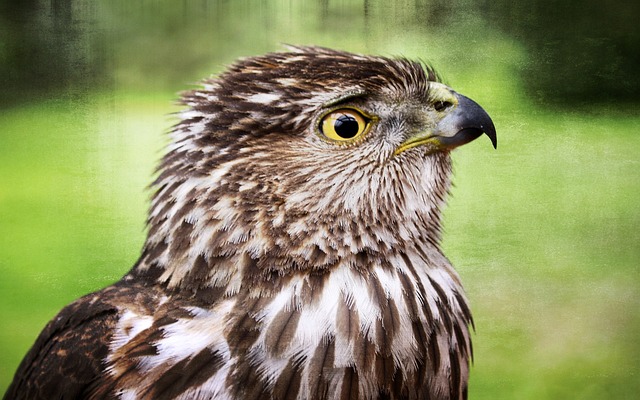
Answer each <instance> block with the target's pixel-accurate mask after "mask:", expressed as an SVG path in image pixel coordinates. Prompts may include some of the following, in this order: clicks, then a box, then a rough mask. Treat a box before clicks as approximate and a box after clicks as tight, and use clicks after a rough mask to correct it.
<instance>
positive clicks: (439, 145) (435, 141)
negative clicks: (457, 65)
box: [395, 85, 498, 155]
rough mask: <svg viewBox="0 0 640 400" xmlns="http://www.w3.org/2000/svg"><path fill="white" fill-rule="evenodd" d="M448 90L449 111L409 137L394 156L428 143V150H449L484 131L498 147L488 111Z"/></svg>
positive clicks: (494, 145)
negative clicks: (431, 126) (430, 127)
mask: <svg viewBox="0 0 640 400" xmlns="http://www.w3.org/2000/svg"><path fill="white" fill-rule="evenodd" d="M442 86H443V87H444V85H442ZM447 89H448V88H447ZM448 91H449V93H448V94H449V96H451V98H450V100H451V101H450V103H451V104H452V106H451V108H452V109H451V110H450V111H449V112H448V114H446V115H445V116H444V117H443V118H442V119H441V120H440V121H439V122H438V123H437V125H436V126H435V127H434V129H432V130H430V131H427V132H421V133H419V134H417V135H415V136H412V137H410V138H408V139H407V140H406V141H405V142H404V143H402V144H401V145H400V146H399V147H398V148H397V149H396V151H395V154H396V155H398V154H400V153H401V152H403V151H405V150H408V149H410V148H413V147H417V146H422V145H426V146H427V148H428V149H429V150H428V151H429V153H433V152H436V151H443V150H452V149H454V148H456V147H458V146H462V145H463V144H467V143H469V142H471V141H473V140H475V139H477V138H478V137H480V136H481V135H482V134H483V133H484V134H486V135H487V136H488V137H489V139H490V140H491V144H493V147H494V148H497V146H498V138H497V136H496V128H495V126H494V125H493V121H491V117H489V114H487V112H486V111H485V110H484V109H482V107H480V106H479V105H478V103H476V102H475V101H473V100H471V99H469V98H468V97H465V96H463V95H461V94H458V93H455V92H453V91H451V89H448Z"/></svg>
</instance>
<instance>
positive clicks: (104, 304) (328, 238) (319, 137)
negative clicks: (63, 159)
mask: <svg viewBox="0 0 640 400" xmlns="http://www.w3.org/2000/svg"><path fill="white" fill-rule="evenodd" d="M182 99H183V100H182V101H183V102H184V105H185V109H184V111H183V112H182V113H181V120H180V122H179V123H178V124H177V125H176V126H175V127H174V129H173V131H172V133H171V142H170V144H169V146H168V149H167V153H166V155H165V156H164V157H163V159H162V161H161V165H160V168H159V174H158V178H157V180H156V181H155V183H154V188H155V192H154V196H153V199H152V203H151V208H150V212H149V216H148V237H147V239H146V242H145V244H144V247H143V249H142V254H141V256H140V258H139V260H138V261H137V263H136V264H135V265H134V266H133V268H132V269H131V270H130V271H129V272H128V273H127V274H126V275H125V276H124V277H123V278H122V279H121V280H120V281H118V282H116V283H115V284H113V285H111V286H109V287H107V288H105V289H103V290H100V291H98V292H95V293H93V294H89V295H87V296H85V297H82V298H80V299H79V300H77V301H75V302H73V303H72V304H70V305H69V306H67V307H65V308H64V309H63V310H62V311H61V312H60V313H59V314H58V315H57V316H56V317H55V318H54V319H53V320H52V321H51V322H49V324H48V325H47V326H46V327H45V328H44V330H43V332H42V333H41V334H40V336H39V337H38V339H37V340H36V342H35V344H34V345H33V347H32V348H31V350H30V351H29V353H28V354H27V355H26V357H25V358H24V360H23V361H22V363H21V364H20V366H19V368H18V370H17V372H16V374H15V377H14V380H13V383H12V384H11V386H10V388H9V389H8V392H7V394H6V396H5V398H6V399H122V400H129V399H230V400H239V399H270V400H278V399H282V400H285V399H318V400H321V399H432V400H433V399H463V398H466V396H467V381H468V376H469V360H470V358H471V352H472V350H471V341H470V338H469V336H470V335H469V327H470V326H471V324H472V318H471V313H470V311H469V307H468V305H467V301H466V299H465V295H464V293H463V288H462V285H461V283H460V279H459V276H458V275H457V273H456V272H455V271H454V269H453V267H452V266H451V264H450V262H449V261H448V260H447V258H446V257H445V256H444V255H443V252H442V250H441V248H440V245H439V243H440V238H441V233H440V232H441V210H442V208H443V206H444V203H445V198H446V196H447V194H448V190H449V187H450V175H451V158H450V153H451V150H452V149H454V148H455V147H457V146H460V145H463V144H465V143H468V142H470V141H472V140H474V139H476V138H477V137H479V136H481V135H482V134H483V133H485V134H487V136H488V137H489V138H490V139H491V141H492V143H493V145H494V147H495V145H496V132H495V128H494V125H493V123H492V121H491V119H490V118H489V116H488V114H487V113H486V112H485V111H484V110H483V109H482V108H481V107H480V106H479V105H478V104H476V103H475V102H474V101H472V100H470V99H469V98H467V97H465V96H463V95H461V94H458V93H457V92H455V91H454V90H453V89H451V88H449V87H448V86H446V85H444V84H443V83H441V82H440V81H439V78H438V75H437V74H436V73H435V72H434V70H433V69H432V68H431V67H429V66H427V65H425V64H424V63H420V62H413V61H410V60H407V59H403V58H399V59H396V58H387V57H380V56H363V55H358V54H351V53H347V52H342V51H336V50H331V49H326V48H319V47H291V48H289V49H288V50H285V51H283V52H277V53H272V54H267V55H264V56H257V57H251V58H246V59H243V60H240V61H237V62H236V63H235V64H233V65H232V66H230V67H229V68H228V69H227V70H226V71H225V72H223V73H222V74H220V75H219V76H218V77H216V78H211V79H208V80H205V81H204V82H203V84H202V86H201V87H200V88H198V89H195V90H192V91H190V92H187V93H185V94H184V96H183V98H182Z"/></svg>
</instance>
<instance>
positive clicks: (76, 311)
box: [4, 287, 118, 400]
mask: <svg viewBox="0 0 640 400" xmlns="http://www.w3.org/2000/svg"><path fill="white" fill-rule="evenodd" d="M113 291H114V288H113V287H111V288H107V289H104V290H102V291H100V292H96V293H93V294H90V295H87V296H85V297H82V298H80V299H78V300H77V301H75V302H73V303H71V304H70V305H68V306H66V307H65V308H64V309H63V310H62V311H60V313H59V314H58V315H57V316H56V317H55V318H54V319H52V320H51V321H50V322H49V323H48V324H47V326H46V327H45V328H44V330H43V331H42V333H40V336H38V338H37V340H36V342H35V344H34V345H33V347H32V348H31V350H30V351H29V353H27V355H26V356H25V358H24V359H23V361H22V363H21V364H20V366H19V367H18V370H17V371H16V374H15V376H14V379H13V382H12V383H11V385H10V386H9V389H8V390H7V392H6V393H5V396H4V399H5V400H11V399H54V398H55V399H79V398H86V397H87V393H88V391H89V390H90V389H91V385H92V383H93V382H95V381H96V380H97V379H99V378H100V377H101V375H103V374H104V373H105V372H104V359H105V357H106V355H107V353H108V350H109V341H110V339H111V334H112V332H113V328H114V326H115V325H116V323H117V320H118V307H117V306H116V305H115V303H114V302H112V301H109V300H110V299H112V298H113V293H110V295H109V296H105V293H106V292H113Z"/></svg>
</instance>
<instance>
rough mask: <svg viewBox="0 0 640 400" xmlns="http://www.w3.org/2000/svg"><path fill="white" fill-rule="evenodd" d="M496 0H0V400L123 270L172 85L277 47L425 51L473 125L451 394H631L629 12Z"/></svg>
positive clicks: (448, 242)
mask: <svg viewBox="0 0 640 400" xmlns="http://www.w3.org/2000/svg"><path fill="white" fill-rule="evenodd" d="M512 3H514V2H512V1H506V0H494V1H483V0H466V1H462V2H457V3H455V4H453V3H452V2H450V1H448V0H434V1H429V0H410V1H409V0H403V1H396V2H391V1H385V0H380V1H377V0H369V1H367V0H364V1H363V0H342V1H336V0H332V1H329V0H324V1H292V0H279V1H269V2H267V1H257V0H253V1H252V0H244V1H230V0H228V1H202V0H201V1H187V0H184V1H166V2H162V1H149V0H142V1H141V0H138V1H124V0H113V1H96V2H92V1H74V0H68V1H63V0H46V1H45V0H23V1H15V2H10V1H7V0H3V1H1V2H0V277H1V278H0V320H1V321H2V329H0V393H3V392H4V390H5V389H6V386H7V385H8V384H9V381H10V379H11V377H12V375H13V373H14V371H15V368H16V367H17V364H18V363H19V361H20V359H21V358H22V356H23V355H24V354H25V352H26V351H27V349H28V348H29V347H30V345H31V344H32V343H33V341H34V339H35V337H36V335H37V334H38V332H39V331H40V330H41V329H42V327H43V326H44V324H45V323H46V322H47V321H48V320H49V319H50V318H52V317H53V316H54V315H55V314H56V312H57V311H58V310H59V309H60V308H61V307H62V306H64V305H65V304H67V303H69V302H70V301H72V300H73V299H75V298H77V297H79V296H81V295H83V294H86V293H88V292H90V291H93V290H96V289H99V288H101V287H103V286H105V285H108V284H110V283H111V282H113V281H115V280H117V279H118V278H119V277H120V276H121V275H122V274H123V273H125V272H126V271H127V270H128V269H129V268H130V267H131V265H132V264H133V263H134V262H135V260H136V258H137V255H138V253H139V250H140V248H141V246H142V242H143V240H144V237H145V224H144V221H145V217H146V215H145V214H146V209H147V206H148V199H149V196H150V192H149V191H148V189H145V188H146V187H147V185H148V184H149V183H150V182H151V180H152V177H153V175H154V168H155V165H156V162H157V161H158V159H159V158H160V156H161V155H162V149H163V147H164V145H165V144H166V140H167V139H166V135H165V134H164V133H165V132H166V131H167V130H168V129H170V127H171V125H172V124H173V123H175V122H176V121H175V119H174V117H173V116H172V115H171V113H173V112H175V111H177V110H178V109H179V108H178V107H177V106H175V105H174V100H175V99H176V94H175V93H176V92H178V91H180V90H184V89H187V88H191V87H193V85H194V84H195V83H197V82H198V81H199V80H200V79H201V78H203V77H206V76H208V75H210V74H215V73H217V72H219V71H221V70H222V68H223V67H224V66H225V65H228V64H229V63H230V62H232V61H233V60H234V59H235V58H237V57H240V56H250V55H255V54H260V53H264V52H267V51H273V50H279V49H281V47H280V43H292V44H318V45H323V46H329V47H336V48H340V49H344V50H350V51H355V52H363V53H371V54H382V55H392V56H393V55H402V56H407V57H411V58H420V59H423V60H427V61H428V62H429V63H431V64H432V65H433V66H434V67H435V68H436V69H437V70H438V71H439V72H440V74H441V75H442V76H443V77H444V79H445V81H446V82H447V83H448V84H450V85H451V86H453V87H454V88H455V89H457V90H458V91H460V92H461V93H464V94H465V95H467V96H469V97H471V98H473V99H474V100H476V101H478V102H479V103H480V104H482V105H483V107H484V108H485V109H486V110H488V112H489V113H490V114H491V115H492V117H493V118H494V121H495V123H496V126H497V129H498V136H499V147H498V150H497V151H494V150H492V149H491V148H490V144H489V141H488V140H486V138H485V139H480V140H478V141H476V142H474V143H473V144H471V145H469V146H465V147H463V148H461V149H459V150H457V151H456V152H455V153H454V162H455V172H456V176H455V184H456V186H455V188H454V189H453V193H452V198H451V201H450V205H449V207H448V209H447V211H446V215H445V235H444V247H445V250H446V253H447V254H448V256H449V257H450V258H451V260H452V261H453V263H454V264H455V265H456V266H457V268H458V270H459V272H460V274H461V275H462V278H463V281H464V283H465V286H466V289H467V292H468V295H469V297H470V300H471V304H472V306H473V310H474V313H475V314H474V315H475V322H476V334H475V335H474V348H475V362H474V367H473V369H472V378H471V386H470V398H471V399H565V398H579V399H631V398H633V399H636V398H638V393H640V290H639V283H640V275H639V260H640V207H639V204H640V201H639V197H640V135H639V134H638V126H639V123H640V113H639V112H638V111H639V109H640V108H639V105H640V96H639V94H638V93H640V79H639V75H640V74H639V71H640V30H639V29H638V28H637V22H636V20H637V17H638V15H640V2H637V1H629V2H626V3H625V2H615V3H606V2H602V1H596V0H586V1H576V0H572V1H559V0H558V1H552V0H533V1H529V2H526V3H525V2H520V3H515V4H512Z"/></svg>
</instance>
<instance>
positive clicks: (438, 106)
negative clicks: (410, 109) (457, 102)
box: [433, 101, 453, 112]
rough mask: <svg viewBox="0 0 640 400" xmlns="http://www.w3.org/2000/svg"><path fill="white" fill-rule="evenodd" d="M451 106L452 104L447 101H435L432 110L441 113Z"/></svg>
mask: <svg viewBox="0 0 640 400" xmlns="http://www.w3.org/2000/svg"><path fill="white" fill-rule="evenodd" d="M452 105H453V104H452V103H450V102H448V101H436V102H435V103H433V108H435V110H436V111H438V112H442V111H444V110H446V109H447V108H449V107H451V106H452Z"/></svg>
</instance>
